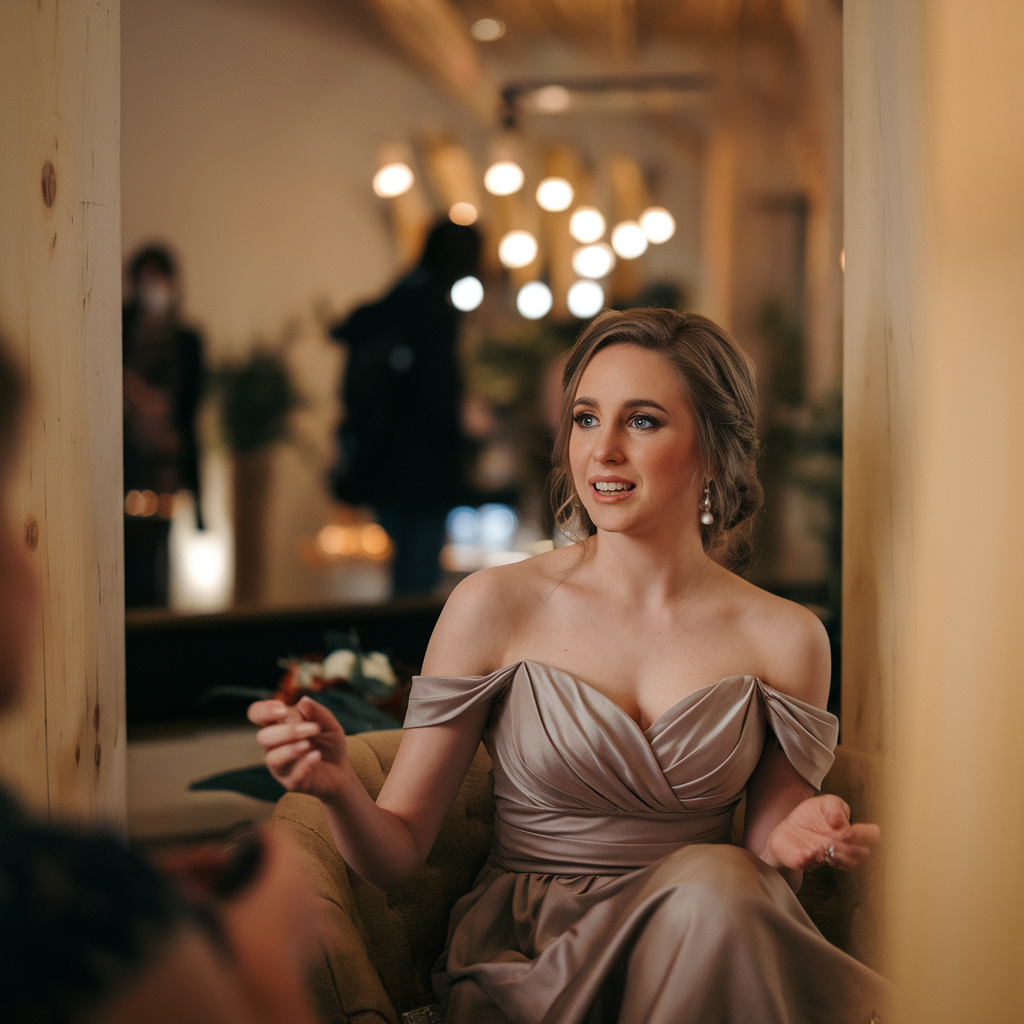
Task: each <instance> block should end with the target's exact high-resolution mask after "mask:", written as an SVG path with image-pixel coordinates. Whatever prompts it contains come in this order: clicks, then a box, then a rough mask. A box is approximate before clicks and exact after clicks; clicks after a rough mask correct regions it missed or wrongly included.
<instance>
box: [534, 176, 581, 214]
mask: <svg viewBox="0 0 1024 1024" xmlns="http://www.w3.org/2000/svg"><path fill="white" fill-rule="evenodd" d="M574 194H575V193H574V192H573V189H572V185H570V184H569V182H567V181H566V180H565V178H545V179H544V180H543V181H542V182H541V183H540V184H539V185H538V186H537V203H538V205H539V206H540V208H541V209H542V210H550V211H551V212H552V213H558V212H559V211H560V210H568V209H569V204H570V203H571V202H572V200H573V195H574Z"/></svg>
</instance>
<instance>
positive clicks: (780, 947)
mask: <svg viewBox="0 0 1024 1024" xmlns="http://www.w3.org/2000/svg"><path fill="white" fill-rule="evenodd" d="M480 702H486V703H487V704H489V705H490V709H491V710H490V716H489V719H488V724H487V729H486V732H485V742H486V744H487V747H488V749H489V751H490V754H491V757H492V759H493V761H494V792H495V800H496V818H495V838H494V849H493V852H492V856H491V858H490V860H489V861H488V863H487V864H486V865H485V867H484V869H483V871H482V872H481V873H480V876H479V878H478V879H477V882H476V885H475V887H474V888H473V891H472V892H470V893H469V894H468V895H467V896H464V897H463V898H462V899H461V900H460V901H459V902H458V903H457V904H456V906H455V909H454V910H453V912H452V919H451V927H450V931H449V937H448V949H447V951H446V953H445V955H444V957H443V958H442V960H441V961H440V962H439V964H438V968H437V973H436V974H435V977H434V984H435V989H436V991H437V994H438V997H439V998H440V1000H441V1003H442V1005H443V1006H446V1007H447V1015H446V1018H445V1019H446V1021H447V1022H449V1024H499V1022H500V1024H509V1022H512V1024H541V1022H543V1024H614V1022H619V1024H717V1022H735V1024H762V1022H764V1024H769V1022H771V1024H775V1022H778V1024H795V1022H801V1024H803V1022H806V1024H832V1022H834V1024H868V1022H869V1021H870V1020H871V1019H872V1015H873V1014H878V1015H881V1014H882V1013H883V1004H884V1003H886V1002H887V999H888V993H889V986H888V983H887V982H885V981H884V980H883V979H882V978H881V977H880V976H879V975H877V974H875V973H874V972H873V971H871V970H869V969H868V968H867V967H865V966H864V965H863V964H861V963H859V962H858V961H857V960H854V959H853V958H852V957H850V956H848V955H847V954H846V953H843V952H842V951H841V950H839V949H837V948H836V947H835V946H832V945H831V944H830V943H829V942H827V941H826V940H825V939H824V938H823V937H822V935H821V933H820V932H819V931H818V930H817V928H815V926H814V924H813V923H812V922H811V920H810V918H809V917H808V916H807V914H806V913H805V911H804V909H803V908H802V907H801V906H800V903H799V901H798V900H797V898H796V896H795V895H794V894H793V892H792V891H791V890H790V888H789V886H788V885H787V884H786V882H785V881H784V880H783V878H782V876H781V875H780V874H779V873H778V872H777V871H775V870H774V869H773V868H770V867H768V866H767V865H765V864H764V863H763V862H762V861H760V860H759V859H758V858H757V857H755V856H754V855H753V854H751V853H749V852H747V851H746V850H743V849H741V848H739V847H736V846H733V845H731V843H730V828H731V823H732V817H733V811H734V809H735V807H736V804H737V802H738V801H739V799H740V796H741V795H742V793H743V790H744V787H745V786H746V784H747V780H748V778H749V777H750V774H751V772H752V771H753V770H754V767H755V765H756V764H757V762H758V759H759V757H760V755H761V748H762V745H763V743H764V738H765V730H766V728H769V727H770V728H771V729H772V731H773V732H774V733H775V736H776V738H777V739H778V741H779V744H780V745H781V747H782V749H783V751H784V752H785V754H786V756H787V757H788V758H789V761H790V762H791V763H792V765H793V767H794V768H795V769H796V770H797V771H798V772H799V773H800V775H801V776H802V777H803V778H804V779H806V780H807V781H808V782H809V783H810V784H811V785H812V786H814V787H815V788H816V789H817V788H818V787H819V786H820V784H821V780H822V779H823V778H824V776H825V773H826V772H827V771H828V769H829V767H830V765H831V764H832V760H833V755H832V749H833V747H834V746H835V743H836V737H837V722H836V719H835V716H833V715H830V714H828V713H827V712H824V711H821V710H820V709H818V708H816V707H812V706H810V705H808V704H804V703H803V702H801V701H799V700H795V699H793V698H792V697H787V696H785V695H784V694H782V693H779V692H778V691H776V690H773V689H771V688H770V687H768V686H766V685H765V684H764V683H762V682H761V681H760V680H759V679H756V678H755V677H753V676H729V677H728V678H726V679H722V680H720V681H719V682H717V683H715V684H714V685H712V686H707V687H704V688H703V689H701V690H698V691H697V692H696V693H693V694H690V695H689V696H688V697H685V698H684V699H683V700H681V701H680V702H679V703H678V704H676V705H675V706H673V707H671V708H669V710H668V711H666V712H665V713H664V714H663V715H662V716H661V717H660V718H658V719H657V721H655V722H654V723H653V724H652V725H651V726H650V728H648V729H646V730H642V729H641V728H640V726H638V725H637V724H636V722H634V721H633V719H632V718H630V717H629V715H627V714H626V713H625V712H624V711H623V710H622V709H621V708H620V707H619V706H618V705H617V704H615V703H614V702H613V701H612V700H610V699H609V698H608V697H606V696H605V695H604V694H602V693H600V692H599V691H598V690H595V689H594V688H593V687H591V686H589V685H587V684H586V683H584V682H583V681H582V680H580V679H576V678H575V677H574V676H572V675H570V674H569V673H567V672H563V671H561V670H559V669H555V668H552V667H551V666H549V665H544V664H541V663H539V662H531V661H525V662H520V663H518V664H515V665H510V666H508V667H507V668H503V669H500V670H499V671H497V672H493V673H491V674H490V675H487V676H472V677H437V676H418V677H416V679H415V680H414V682H413V687H412V694H411V696H410V699H409V711H408V714H407V717H406V721H405V728H407V729H411V728H417V727H421V726H428V725H437V724H440V723H442V722H446V721H449V720H450V719H452V718H454V717H455V716H456V715H458V714H460V713H461V712H463V711H465V710H466V709H467V708H469V707H471V706H473V705H475V704H478V703H480ZM875 1019H879V1018H878V1017H877V1016H876V1018H875Z"/></svg>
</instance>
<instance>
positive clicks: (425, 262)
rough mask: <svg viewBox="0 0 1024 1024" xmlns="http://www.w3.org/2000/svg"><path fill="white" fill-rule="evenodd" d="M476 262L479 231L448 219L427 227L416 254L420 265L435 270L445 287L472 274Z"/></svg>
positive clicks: (475, 270)
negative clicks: (422, 244) (418, 251)
mask: <svg viewBox="0 0 1024 1024" xmlns="http://www.w3.org/2000/svg"><path fill="white" fill-rule="evenodd" d="M479 262H480V232H479V231H477V229H476V228H474V227H470V226H469V225H467V224H453V223H452V222H451V221H450V220H445V221H440V222H438V223H437V224H435V225H434V226H433V227H432V228H431V229H430V234H429V235H427V241H426V244H425V245H424V246H423V255H422V256H421V257H420V266H421V267H423V268H424V269H426V270H430V271H432V272H433V273H435V274H436V275H437V276H438V277H439V278H441V279H442V281H443V282H444V284H445V286H446V287H450V286H451V285H453V284H454V283H455V282H456V281H458V280H459V278H462V277H466V276H467V275H469V274H475V273H476V272H477V265H478V264H479Z"/></svg>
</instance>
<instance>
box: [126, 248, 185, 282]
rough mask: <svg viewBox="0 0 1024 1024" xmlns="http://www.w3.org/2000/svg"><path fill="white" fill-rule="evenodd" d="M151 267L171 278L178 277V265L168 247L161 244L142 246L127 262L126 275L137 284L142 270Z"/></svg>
mask: <svg viewBox="0 0 1024 1024" xmlns="http://www.w3.org/2000/svg"><path fill="white" fill-rule="evenodd" d="M149 267H152V268H153V269H154V270H156V271H158V272H159V273H161V274H163V276H164V277H169V278H171V279H172V280H175V279H177V277H178V265H177V263H176V262H175V260H174V257H173V256H172V255H171V251H170V249H168V248H167V247H166V246H163V245H146V246H143V248H141V249H140V250H139V251H138V252H137V253H136V254H135V255H134V256H133V257H132V258H131V261H130V262H129V264H128V276H129V278H131V282H132V284H133V285H135V284H138V281H139V277H140V275H141V274H142V271H143V270H145V269H147V268H149Z"/></svg>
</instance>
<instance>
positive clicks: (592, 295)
mask: <svg viewBox="0 0 1024 1024" xmlns="http://www.w3.org/2000/svg"><path fill="white" fill-rule="evenodd" d="M568 303H569V312H570V313H572V315H573V316H575V317H579V319H580V320H589V319H590V318H591V317H592V316H597V314H598V313H600V312H601V309H602V307H603V306H604V289H603V288H602V287H601V286H600V285H599V284H598V283H597V282H596V281H587V280H584V281H577V282H576V283H575V284H573V285H572V287H571V288H570V289H569V295H568Z"/></svg>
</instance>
